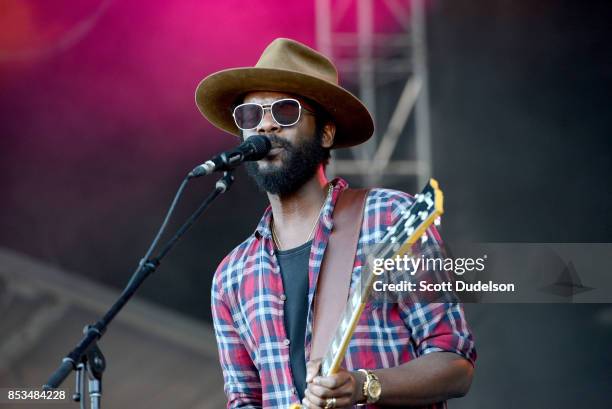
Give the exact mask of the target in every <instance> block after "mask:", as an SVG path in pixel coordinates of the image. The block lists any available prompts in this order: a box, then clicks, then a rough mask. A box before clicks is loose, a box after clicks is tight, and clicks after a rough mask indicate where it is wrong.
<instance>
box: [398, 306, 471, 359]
mask: <svg viewBox="0 0 612 409" xmlns="http://www.w3.org/2000/svg"><path fill="white" fill-rule="evenodd" d="M403 307H404V308H403V311H404V313H405V315H404V320H405V322H406V324H407V325H408V326H409V328H411V331H412V340H413V342H414V344H415V347H416V352H417V355H419V356H421V355H425V354H428V353H431V352H437V351H446V352H454V353H456V354H459V355H461V356H462V357H464V358H465V359H467V360H468V361H470V363H471V364H472V365H474V363H475V362H476V348H475V346H474V338H473V336H472V333H471V331H470V329H469V328H468V325H467V321H466V319H465V314H464V312H463V307H462V306H461V304H459V303H431V304H421V303H414V304H409V305H408V304H406V305H404V306H403Z"/></svg>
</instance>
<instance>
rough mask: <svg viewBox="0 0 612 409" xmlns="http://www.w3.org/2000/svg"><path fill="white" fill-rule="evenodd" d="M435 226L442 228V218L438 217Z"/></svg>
mask: <svg viewBox="0 0 612 409" xmlns="http://www.w3.org/2000/svg"><path fill="white" fill-rule="evenodd" d="M434 225H435V226H436V227H440V225H442V218H440V217H436V219H435V220H434Z"/></svg>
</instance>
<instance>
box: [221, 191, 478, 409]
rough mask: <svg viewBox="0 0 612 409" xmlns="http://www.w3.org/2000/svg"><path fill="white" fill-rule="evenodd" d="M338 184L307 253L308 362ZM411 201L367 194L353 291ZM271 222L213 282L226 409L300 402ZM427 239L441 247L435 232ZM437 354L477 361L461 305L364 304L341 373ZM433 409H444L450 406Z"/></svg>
mask: <svg viewBox="0 0 612 409" xmlns="http://www.w3.org/2000/svg"><path fill="white" fill-rule="evenodd" d="M333 183H334V189H333V191H332V194H331V195H330V197H328V199H327V202H326V203H325V204H324V207H323V211H322V214H321V218H320V220H319V223H318V226H317V228H316V231H315V235H314V239H313V243H312V249H311V252H310V260H309V269H308V277H309V289H308V305H309V311H308V316H307V321H306V334H305V343H304V345H305V351H304V353H305V357H306V362H308V360H309V355H310V347H311V340H312V325H313V322H312V321H313V303H312V301H313V296H314V293H315V289H316V282H317V276H318V274H319V269H320V266H321V261H322V259H323V254H324V252H325V247H326V245H327V242H328V239H329V236H330V233H331V229H332V226H333V220H332V211H333V207H334V204H335V203H336V200H337V199H338V196H339V194H340V192H341V191H342V190H344V189H346V187H347V186H348V185H347V183H346V182H345V181H344V180H342V179H335V180H334V182H333ZM412 201H413V199H412V197H411V196H410V195H408V194H406V193H403V192H399V191H395V190H389V189H372V190H371V191H370V193H369V195H368V197H367V199H366V204H365V210H364V218H363V224H362V227H361V234H360V238H359V243H358V246H357V254H356V257H355V265H354V269H353V275H352V279H351V291H352V290H353V289H355V288H359V287H358V286H359V285H360V284H359V283H360V281H359V278H360V273H361V268H362V264H363V250H364V247H365V246H368V245H372V244H374V243H376V242H377V241H378V242H379V241H380V240H381V238H382V237H383V235H384V233H385V229H386V228H387V226H390V225H392V224H393V223H394V222H395V221H396V220H397V219H398V218H399V217H400V213H401V212H402V211H403V210H405V209H407V208H408V207H410V205H411V203H412ZM271 217H272V212H271V208H270V207H268V209H266V211H265V213H264V215H263V217H262V219H261V221H260V222H259V224H258V226H257V229H256V231H255V232H254V233H253V234H252V235H251V236H250V237H249V238H248V239H246V240H245V241H244V242H243V243H242V244H240V245H239V246H238V247H236V248H235V249H234V250H233V251H232V252H231V253H229V254H228V255H227V256H226V257H225V258H224V259H223V261H222V262H221V264H220V265H219V267H218V269H217V271H216V273H215V276H214V279H213V284H212V298H211V300H212V314H213V322H214V327H215V335H216V337H217V344H218V348H219V358H220V362H221V368H222V370H223V377H224V381H225V387H224V389H225V393H226V395H227V397H228V403H227V407H228V408H262V407H263V408H283V409H288V408H289V406H290V405H291V404H292V403H299V398H298V395H297V391H296V390H295V387H294V384H293V379H292V375H291V368H290V365H289V339H287V332H286V329H285V326H284V320H283V303H284V302H285V299H286V297H285V295H284V291H283V281H282V279H281V274H280V269H279V266H278V261H277V259H276V256H275V253H274V252H275V247H274V244H273V241H272V237H271V230H270V221H271ZM428 234H429V235H430V237H431V238H434V239H435V240H437V241H439V236H438V234H437V232H436V231H435V229H434V228H433V227H432V228H430V229H429V231H428ZM434 351H451V352H455V353H457V354H460V355H461V356H463V357H465V358H466V359H468V360H469V361H470V362H472V363H473V362H474V361H475V359H476V351H475V349H474V341H473V339H472V335H471V333H470V331H469V329H468V326H467V323H466V321H465V318H464V314H463V309H462V307H461V305H460V304H449V303H446V304H444V303H432V304H418V303H417V304H402V303H383V304H377V305H374V304H367V305H366V309H365V311H364V313H363V314H362V316H361V318H360V320H359V323H358V324H357V327H356V330H355V333H354V335H353V338H352V340H351V341H350V344H349V347H348V350H347V353H346V356H345V358H344V362H343V364H342V366H343V367H345V368H346V369H348V370H355V369H358V368H367V369H376V368H388V367H394V366H398V365H400V364H402V363H405V362H408V361H410V360H412V359H415V358H417V357H419V356H423V355H425V354H428V353H430V352H434ZM383 393H384V391H383ZM370 407H374V406H373V405H370ZM431 407H432V408H443V407H446V404H445V403H444V402H441V403H440V404H437V405H432V406H431Z"/></svg>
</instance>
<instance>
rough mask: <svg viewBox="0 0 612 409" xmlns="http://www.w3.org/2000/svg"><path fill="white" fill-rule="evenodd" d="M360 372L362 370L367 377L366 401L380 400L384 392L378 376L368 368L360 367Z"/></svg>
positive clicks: (364, 386)
mask: <svg viewBox="0 0 612 409" xmlns="http://www.w3.org/2000/svg"><path fill="white" fill-rule="evenodd" d="M359 372H362V373H363V374H364V375H365V376H366V379H365V381H364V382H363V396H364V397H365V399H366V402H365V403H376V402H378V400H379V399H380V395H381V393H382V388H381V386H380V381H379V380H378V376H376V375H374V373H373V372H372V371H368V370H367V369H359Z"/></svg>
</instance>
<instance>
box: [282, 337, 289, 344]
mask: <svg viewBox="0 0 612 409" xmlns="http://www.w3.org/2000/svg"><path fill="white" fill-rule="evenodd" d="M290 343H291V341H289V339H288V338H285V340H284V341H283V344H285V345H289V344H290Z"/></svg>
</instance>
